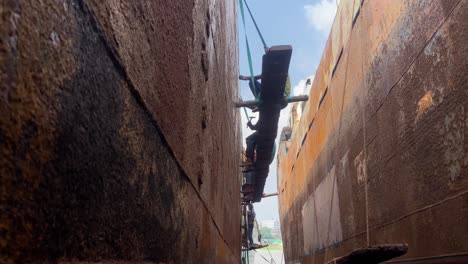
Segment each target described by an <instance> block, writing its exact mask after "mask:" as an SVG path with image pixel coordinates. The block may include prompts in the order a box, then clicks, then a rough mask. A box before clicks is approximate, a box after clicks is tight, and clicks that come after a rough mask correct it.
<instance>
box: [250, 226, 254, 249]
mask: <svg viewBox="0 0 468 264" xmlns="http://www.w3.org/2000/svg"><path fill="white" fill-rule="evenodd" d="M253 228H254V225H253V223H251V224H249V243H250V245H251V246H252V244H253Z"/></svg>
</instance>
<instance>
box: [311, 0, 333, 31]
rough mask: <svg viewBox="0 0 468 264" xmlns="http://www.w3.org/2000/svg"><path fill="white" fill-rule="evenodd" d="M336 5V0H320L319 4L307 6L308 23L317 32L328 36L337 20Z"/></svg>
mask: <svg viewBox="0 0 468 264" xmlns="http://www.w3.org/2000/svg"><path fill="white" fill-rule="evenodd" d="M336 4H337V3H336V0H320V2H318V3H315V4H311V5H305V6H304V11H305V16H306V18H307V21H308V22H309V24H310V25H311V26H313V27H314V29H315V30H317V31H319V32H322V33H324V34H328V33H329V32H330V29H331V27H332V25H333V20H334V19H335V14H336V9H337V5H336Z"/></svg>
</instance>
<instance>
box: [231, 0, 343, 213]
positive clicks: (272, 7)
mask: <svg viewBox="0 0 468 264" xmlns="http://www.w3.org/2000/svg"><path fill="white" fill-rule="evenodd" d="M338 2H339V1H338ZM247 3H248V4H249V6H250V9H251V11H252V13H253V14H254V16H255V19H256V21H257V24H258V26H259V27H260V30H261V31H262V34H263V37H264V38H265V41H266V43H267V45H268V46H274V45H285V44H288V45H292V46H293V54H292V59H291V65H290V68H289V73H290V76H291V84H292V86H293V92H294V93H296V94H301V93H302V91H303V85H304V84H305V79H307V77H309V76H313V75H315V71H316V69H317V66H318V64H319V63H320V58H321V56H322V52H323V49H324V47H325V43H326V40H327V38H328V34H329V31H330V28H331V25H332V23H333V19H334V16H335V13H336V4H337V0H247ZM245 12H246V23H247V24H246V28H247V35H248V38H249V44H250V49H251V52H252V60H253V66H254V72H255V74H260V73H261V62H262V61H261V60H262V55H263V53H264V51H263V45H262V43H261V40H260V38H259V36H258V34H257V32H256V30H255V27H254V25H253V23H252V21H251V19H250V17H249V15H248V13H247V10H245ZM239 66H240V73H241V74H242V75H249V68H248V62H247V53H246V46H245V35H244V27H243V24H242V19H241V16H240V12H239ZM240 87H241V96H242V98H243V99H244V100H246V99H253V96H252V94H251V92H250V90H249V88H248V83H247V82H241V83H240ZM289 109H290V108H289V107H287V108H285V109H284V110H283V111H282V113H281V117H280V124H279V127H280V129H281V127H282V126H284V124H285V123H286V122H287V120H288V118H289V111H290V110H289ZM249 113H250V111H249ZM241 114H242V118H243V128H242V129H243V131H242V132H243V136H244V138H245V137H246V136H248V135H250V134H251V133H252V131H250V130H249V129H246V128H245V123H246V120H245V116H244V113H243V111H242V113H241ZM276 164H277V163H276V160H275V161H273V162H272V165H271V166H270V175H269V176H268V178H267V182H266V185H265V193H273V192H276ZM255 211H256V213H257V219H258V220H268V219H279V214H278V200H277V198H265V199H263V200H262V202H261V203H257V204H255Z"/></svg>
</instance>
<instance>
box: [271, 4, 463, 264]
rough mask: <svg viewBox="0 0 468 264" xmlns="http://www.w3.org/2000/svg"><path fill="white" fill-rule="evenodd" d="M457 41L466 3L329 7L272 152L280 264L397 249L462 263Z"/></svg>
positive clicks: (410, 257)
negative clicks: (305, 81) (400, 245)
mask: <svg viewBox="0 0 468 264" xmlns="http://www.w3.org/2000/svg"><path fill="white" fill-rule="evenodd" d="M467 43H468V0H434V1H419V0H412V1H403V0H401V1H400V0H398V1H395V0H382V1H380V0H379V1H372V0H364V1H361V0H354V1H351V0H350V1H341V2H340V5H339V8H338V13H337V17H336V19H335V22H334V25H333V28H332V31H331V33H330V36H329V39H328V42H327V45H326V48H325V51H324V53H323V56H322V59H321V62H320V66H319V68H318V70H317V72H316V74H315V80H314V83H313V87H312V89H311V92H310V101H309V102H308V103H307V105H306V107H305V109H304V113H303V115H302V118H301V120H300V123H299V125H298V128H297V129H295V130H294V131H293V136H292V139H291V140H290V142H282V143H281V147H280V151H279V154H278V155H279V163H278V164H279V169H278V171H279V180H278V193H279V201H280V217H281V221H282V224H281V227H282V234H283V239H284V246H285V256H286V260H287V263H296V262H301V263H326V262H327V261H330V260H331V259H333V258H335V257H339V256H342V255H345V254H347V253H348V252H350V251H352V250H353V249H357V248H360V247H365V246H368V245H377V244H385V243H397V242H405V243H408V244H409V251H408V253H407V254H406V255H405V256H403V257H402V258H401V260H404V261H408V262H412V261H416V260H418V259H420V258H425V259H426V261H427V263H437V262H442V257H441V256H447V255H449V256H453V263H458V262H455V261H457V258H456V257H455V256H456V255H461V256H465V257H464V261H465V262H466V260H467V257H466V256H467V254H466V252H468V236H467V235H466V234H468V128H467V126H468V114H467V109H468V60H467V58H468V45H467ZM447 258H448V257H447ZM447 258H444V260H446V259H447ZM460 259H463V257H458V261H462V260H460ZM418 263H419V262H418ZM421 263H422V262H421ZM424 263H426V262H424ZM460 263H461V262H460Z"/></svg>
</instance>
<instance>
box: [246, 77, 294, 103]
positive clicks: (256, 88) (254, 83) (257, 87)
mask: <svg viewBox="0 0 468 264" xmlns="http://www.w3.org/2000/svg"><path fill="white" fill-rule="evenodd" d="M261 78H262V76H261V75H255V76H253V78H252V77H249V76H243V75H239V79H240V80H244V81H249V87H250V90H251V91H252V93H253V94H254V95H255V96H256V97H260V93H261V91H262V84H261V83H260V82H259V81H258V80H259V79H261ZM290 93H291V80H290V78H289V75H288V78H287V79H286V84H285V86H284V93H283V99H282V100H281V103H280V104H279V107H280V109H283V108H285V107H286V106H287V105H288V97H289V95H290ZM258 110H259V107H258V106H256V107H254V108H253V109H252V111H253V112H257V111H258Z"/></svg>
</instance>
